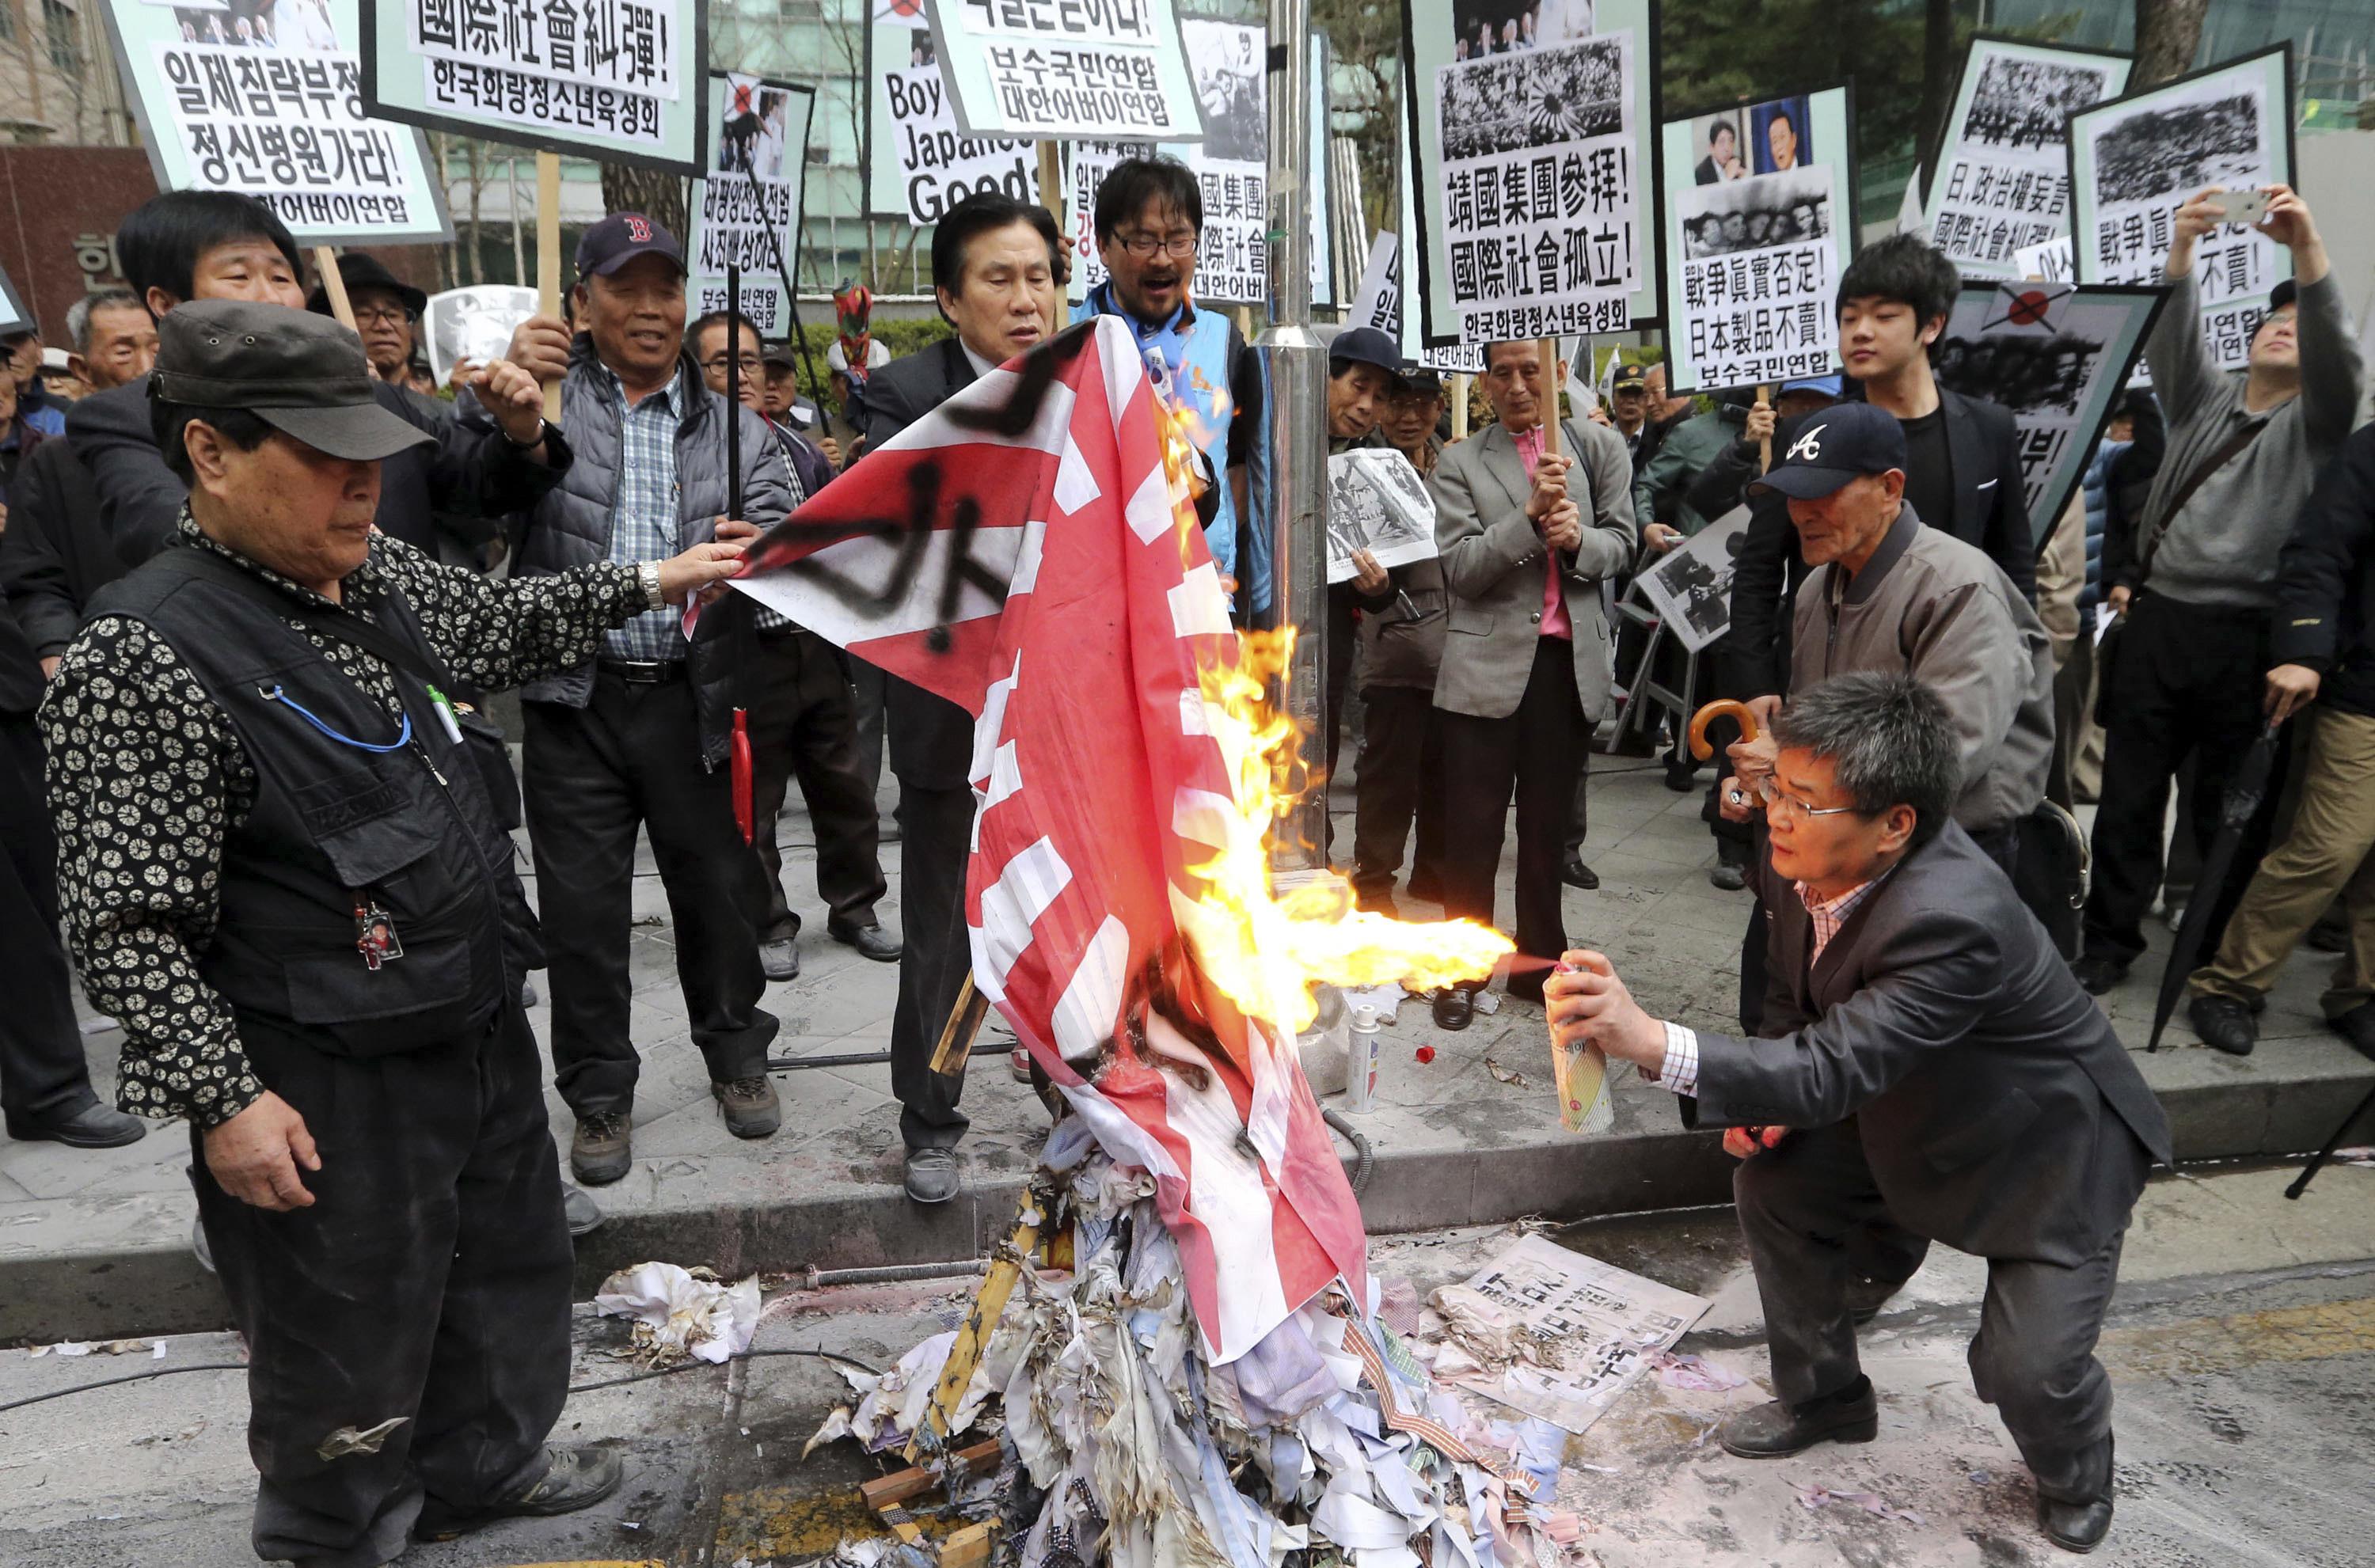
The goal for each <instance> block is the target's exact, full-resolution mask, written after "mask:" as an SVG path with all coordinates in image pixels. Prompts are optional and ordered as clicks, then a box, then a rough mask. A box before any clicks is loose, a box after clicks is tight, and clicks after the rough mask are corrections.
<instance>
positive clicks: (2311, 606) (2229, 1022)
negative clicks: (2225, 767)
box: [2187, 425, 2375, 1057]
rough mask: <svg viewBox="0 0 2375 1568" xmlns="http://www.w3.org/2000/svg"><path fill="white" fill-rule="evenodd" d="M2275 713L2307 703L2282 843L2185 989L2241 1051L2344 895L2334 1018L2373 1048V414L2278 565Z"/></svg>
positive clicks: (2208, 1038) (2330, 1018)
mask: <svg viewBox="0 0 2375 1568" xmlns="http://www.w3.org/2000/svg"><path fill="white" fill-rule="evenodd" d="M2276 573H2277V574H2276V613H2275V619H2274V627H2273V631H2271V633H2270V637H2271V642H2272V644H2273V650H2274V652H2273V657H2274V659H2275V666H2274V667H2273V668H2271V669H2270V670H2269V671H2268V677H2267V690H2266V694H2265V699H2264V701H2265V706H2264V710H2263V711H2264V712H2265V713H2266V715H2267V717H2268V718H2269V719H2271V720H2274V721H2276V722H2278V723H2281V722H2283V721H2284V720H2286V719H2288V718H2291V717H2292V716H2293V715H2295V714H2297V713H2303V712H2304V711H2305V710H2308V709H2309V707H2310V704H2311V703H2315V704H2316V711H2315V713H2313V714H2310V718H2309V721H2308V722H2309V723H2310V735H2309V764H2308V767H2307V769H2306V770H2305V771H2304V772H2303V773H2302V776H2301V786H2300V804H2299V807H2298V808H2297V809H2296V810H2295V812H2294V814H2293V825H2292V831H2290V832H2289V833H2288V834H2286V838H2285V841H2284V843H2280V844H2278V845H2277V846H2276V847H2275V850H2273V851H2272V852H2270V854H2269V855H2268V857H2267V858H2266V859H2264V860H2263V861H2261V862H2260V869H2259V871H2258V873H2257V874H2256V875H2255V876H2253V877H2252V878H2251V887H2250V889H2249V890H2247V891H2245V893H2244V894H2243V902H2240V903H2239V904H2238V905H2236V907H2235V913H2234V914H2233V916H2232V917H2231V918H2230V919H2229V920H2228V921H2227V935H2226V937H2224V939H2222V940H2221V941H2220V942H2219V944H2218V956H2217V957H2216V958H2215V960H2213V961H2211V962H2210V963H2209V964H2208V965H2206V966H2204V968H2202V969H2198V970H2196V971H2194V973H2193V978H2192V982H2191V983H2190V984H2188V986H2187V989H2188V991H2189V992H2191V994H2192V1001H2191V1002H2190V1003H2189V1004H2188V1011H2189V1013H2190V1014H2191V1016H2192V1022H2193V1028H2194V1032H2196V1033H2197V1034H2199V1035H2201V1036H2202V1038H2203V1039H2204V1041H2205V1042H2207V1043H2210V1044H2212V1045H2215V1046H2216V1047H2217V1048H2218V1049H2219V1050H2221V1051H2225V1052H2227V1053H2228V1054H2229V1055H2238V1056H2239V1055H2246V1054H2248V1053H2249V1052H2250V1051H2251V1047H2252V1045H2253V1044H2254V1043H2256V1042H2257V1041H2258V1039H2259V1035H2260V1024H2259V1020H2258V1018H2257V1016H2256V1015H2257V1014H2258V1012H2259V1010H2260V1008H2262V1007H2263V1006H2264V1005H2265V1003H2266V998H2267V995H2268V988H2269V987H2270V986H2271V985H2273V984H2275V978H2276V971H2277V970H2278V969H2279V968H2280V967H2281V966H2282V965H2283V963H2284V961H2285V959H2286V957H2287V956H2288V955H2289V954H2290V953H2291V952H2292V950H2293V948H2294V946H2295V944H2297V943H2298V942H2299V940H2300V939H2301V937H2304V936H2306V935H2308V933H2309V928H2310V925H2314V924H2315V923H2316V921H2317V918H2318V916H2319V915H2321V914H2323V913H2324V912H2325V910H2326V907H2327V905H2329V904H2330V903H2332V902H2334V895H2335V894H2336V893H2339V894H2341V895H2342V901H2343V907H2344V908H2345V910H2346V911H2347V912H2348V914H2349V916H2350V946H2349V947H2348V949H2345V952H2344V953H2343V956H2342V961H2341V962H2340V963H2339V964H2337V965H2336V966H2335V968H2334V983H2333V984H2331V985H2329V986H2328V987H2327V988H2326V992H2325V996H2324V997H2323V998H2322V1002H2323V1006H2324V1010H2325V1018H2326V1021H2327V1022H2328V1023H2330V1024H2332V1025H2333V1026H2334V1030H2335V1032H2338V1033H2340V1034H2341V1036H2342V1037H2343V1038H2344V1039H2345V1040H2347V1041H2349V1042H2350V1043H2351V1044H2353V1045H2355V1046H2357V1048H2358V1050H2359V1051H2360V1052H2362V1053H2363V1054H2365V1055H2368V1056H2370V1057H2375V858H2370V857H2369V854H2370V852H2375V787H2370V785H2375V642H2370V641H2369V638H2370V633H2375V425H2361V426H2360V427H2358V430H2357V432H2356V433H2355V434H2353V435H2352V436H2351V437H2350V439H2349V440H2348V441H2347V442H2345V443H2344V444H2343V448H2342V454H2341V455H2340V456H2338V457H2336V458H2335V459H2334V462H2333V463H2332V464H2330V465H2328V466H2327V467H2326V470H2325V473H2324V476H2323V477H2322V478H2320V479H2319V480H2318V484H2317V489H2315V490H2314V491H2313V492H2311V494H2310V498H2309V504H2308V505H2307V506H2305V507H2303V508H2302V509H2301V514H2300V520H2299V521H2298V523H2296V524H2295V525H2293V533H2292V537H2291V538H2290V539H2289V540H2287V541H2286V544H2285V548H2284V554H2283V555H2282V556H2281V557H2280V558H2279V560H2278V564H2277V569H2276Z"/></svg>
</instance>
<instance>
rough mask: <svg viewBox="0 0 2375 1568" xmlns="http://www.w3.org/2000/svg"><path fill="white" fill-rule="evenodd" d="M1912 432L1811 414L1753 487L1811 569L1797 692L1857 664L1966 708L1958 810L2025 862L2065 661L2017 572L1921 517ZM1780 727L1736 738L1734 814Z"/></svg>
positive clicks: (1876, 419)
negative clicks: (2022, 851) (1772, 501)
mask: <svg viewBox="0 0 2375 1568" xmlns="http://www.w3.org/2000/svg"><path fill="white" fill-rule="evenodd" d="M1906 462H1907V457H1906V442H1905V429H1904V426H1903V425H1902V424H1901V423H1900V422H1899V421H1898V419H1896V416H1895V415H1893V414H1891V413H1889V412H1888V411H1887V410H1885V409H1884V408H1879V407H1873V405H1871V404H1869V403H1838V404H1834V405H1833V406H1832V407H1828V408H1826V409H1824V410H1823V411H1822V412H1821V413H1818V414H1814V415H1812V416H1810V417H1809V418H1808V419H1806V420H1805V421H1804V422H1803V423H1802V424H1801V425H1800V426H1799V427H1798V428H1797V431H1796V434H1795V436H1794V437H1793V439H1792V440H1791V441H1790V444H1789V446H1788V447H1787V448H1785V449H1782V450H1781V451H1779V452H1778V453H1777V454H1776V461H1775V463H1774V465H1773V468H1772V471H1771V472H1770V473H1768V474H1766V476H1765V477H1763V478H1762V479H1760V480H1758V481H1757V482H1756V483H1755V484H1754V485H1751V486H1750V487H1749V489H1750V491H1751V493H1752V494H1753V495H1760V494H1772V495H1775V496H1778V497H1780V498H1781V499H1782V500H1783V501H1785V502H1786V503H1787V505H1788V507H1789V511H1790V527H1791V528H1792V529H1793V530H1794V531H1795V533H1796V535H1797V541H1798V548H1799V551H1800V553H1801V554H1802V555H1803V557H1804V558H1805V560H1806V564H1807V566H1808V567H1809V568H1810V569H1811V571H1810V572H1809V574H1808V576H1807V578H1806V581H1805V583H1804V584H1803V585H1802V586H1801V587H1800V589H1799V591H1798V610H1797V618H1796V624H1795V626H1794V628H1793V630H1792V636H1791V643H1790V690H1792V691H1802V690H1807V689H1808V688H1810V687H1812V686H1814V685H1815V684H1816V683H1817V682H1820V681H1825V680H1828V679H1829V678H1831V677H1833V676H1835V675H1846V674H1849V673H1851V672H1855V671H1867V670H1868V671H1876V672H1880V673H1883V674H1905V675H1910V676H1912V677H1913V678H1915V679H1916V680H1919V681H1920V682H1921V683H1922V684H1923V685H1925V686H1928V687H1930V688H1931V689H1932V690H1935V691H1936V692H1937V693H1938V694H1939V696H1940V697H1941V698H1942V699H1944V701H1945V703H1946V708H1947V712H1948V713H1950V714H1951V715H1952V716H1953V719H1954V723H1955V735H1956V751H1957V754H1958V760H1959V761H1960V763H1961V772H1962V781H1963V785H1962V793H1961V794H1960V796H1957V797H1956V802H1955V813H1954V815H1955V820H1956V822H1958V823H1960V824H1961V825H1962V827H1963V830H1964V831H1966V832H1967V833H1969V834H1970V835H1971V838H1972V839H1973V841H1974V842H1975V843H1978V844H1979V847H1980V848H1981V849H1983V850H1985V851H1986V852H1987V853H1988V855H1990V856H1991V858H1993V859H1994V860H1995V862H1996V863H1997V864H1998V865H1999V866H2001V867H2003V869H2004V873H2005V874H2006V875H2007V876H2009V875H2011V874H2012V872H2013V869H2014V867H2015V864H2016V862H2017V856H2018V849H2019V825H2020V823H2021V822H2022V820H2023V819H2026V817H2027V816H2028V815H2029V814H2030V813H2031V812H2033V811H2035V810H2036V809H2037V808H2038V803H2039V802H2040V801H2042V800H2043V799H2044V798H2045V772H2046V766H2047V763H2048V762H2049V761H2050V759H2051V756H2052V752H2053V659H2052V654H2051V652H2050V649H2049V647H2048V645H2047V641H2046V635H2045V626H2044V623H2043V622H2041V621H2039V620H2038V619H2037V612H2036V611H2035V610H2034V609H2032V608H2030V607H2029V604H2028V600H2027V597H2026V595H2023V594H2022V593H2021V591H2020V590H2019V588H2018V587H2016V586H2015V584H2014V583H2013V581H2012V579H2011V578H2010V577H2009V576H2007V575H2005V573H2004V572H2003V569H2002V568H2001V567H1999V566H1997V565H1996V564H1995V562H1993V561H1991V560H1989V559H1988V558H1987V557H1986V556H1985V555H1983V554H1981V553H1980V552H1979V549H1978V548H1975V547H1973V546H1970V545H1967V544H1965V543H1963V542H1962V541H1961V540H1960V539H1957V538H1956V537H1955V536H1952V535H1950V534H1947V533H1944V532H1942V531H1941V530H1939V529H1936V528H1925V527H1923V526H1922V520H1921V518H1920V516H1919V515H1917V514H1916V513H1915V512H1914V510H1913V507H1912V505H1911V503H1910V502H1908V501H1907V500H1906V499H1905V466H1906ZM1773 754H1774V752H1773V742H1772V738H1771V737H1770V736H1769V735H1768V736H1766V737H1761V738H1759V739H1757V740H1754V741H1746V742H1743V743H1741V744H1739V745H1735V746H1733V747H1732V748H1731V759H1732V771H1733V774H1734V779H1735V787H1732V788H1731V789H1729V790H1728V791H1727V793H1726V796H1725V798H1724V802H1723V809H1724V814H1725V815H1726V816H1727V817H1729V818H1731V819H1733V820H1735V821H1738V820H1743V819H1746V818H1747V816H1748V815H1749V811H1750V799H1751V793H1750V792H1751V791H1752V789H1753V787H1754V786H1755V783H1756V781H1757V780H1758V779H1759V778H1762V777H1765V776H1766V775H1768V774H1769V773H1770V772H1771V771H1772V758H1773Z"/></svg>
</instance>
